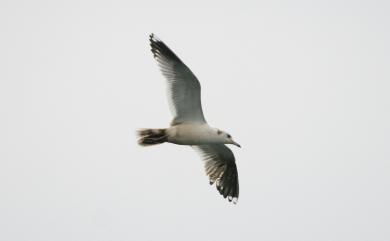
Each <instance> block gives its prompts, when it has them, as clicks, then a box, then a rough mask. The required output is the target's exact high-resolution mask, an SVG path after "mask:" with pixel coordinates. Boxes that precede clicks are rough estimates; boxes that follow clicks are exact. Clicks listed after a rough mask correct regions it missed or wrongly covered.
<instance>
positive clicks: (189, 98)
mask: <svg viewBox="0 0 390 241" xmlns="http://www.w3.org/2000/svg"><path fill="white" fill-rule="evenodd" d="M150 46H151V50H152V53H153V56H154V58H155V59H156V61H157V63H158V65H159V67H160V70H161V72H162V74H163V75H164V76H165V78H166V79H167V82H168V102H169V104H170V109H171V112H172V114H173V120H172V123H171V125H177V124H180V123H206V120H205V118H204V116H203V110H202V104H201V97H200V91H201V88H200V83H199V81H198V79H197V78H196V76H195V75H194V74H193V73H192V71H191V70H190V69H189V68H188V67H187V66H186V65H185V64H184V63H183V62H182V61H181V60H180V59H179V57H177V56H176V54H175V53H174V52H173V51H172V50H171V49H169V47H168V46H167V45H165V43H164V42H162V41H161V40H160V39H159V38H157V37H156V36H155V35H154V34H151V35H150Z"/></svg>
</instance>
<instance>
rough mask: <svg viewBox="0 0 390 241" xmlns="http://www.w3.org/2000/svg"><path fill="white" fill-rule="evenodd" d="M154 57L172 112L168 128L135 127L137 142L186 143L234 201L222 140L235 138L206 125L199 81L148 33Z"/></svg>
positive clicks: (230, 158) (233, 177)
mask: <svg viewBox="0 0 390 241" xmlns="http://www.w3.org/2000/svg"><path fill="white" fill-rule="evenodd" d="M149 40H150V46H151V51H152V53H153V57H154V58H155V59H156V61H157V64H158V66H159V67H160V70H161V72H162V74H163V75H164V77H165V78H166V80H167V83H168V102H169V104H170V109H171V112H172V114H173V120H172V122H171V126H170V127H169V128H164V129H140V130H138V136H139V139H138V144H140V145H141V146H151V145H156V144H161V143H164V142H169V143H173V144H178V145H189V146H191V147H192V148H193V149H195V150H196V151H198V152H199V153H200V155H201V157H202V159H203V160H204V162H205V170H206V174H207V175H208V177H209V180H210V185H213V184H214V183H215V186H216V188H217V190H218V191H219V193H220V194H221V195H222V196H223V197H224V198H226V197H227V198H228V200H229V202H231V201H233V203H234V204H236V203H237V201H238V193H239V185H238V173H237V166H236V163H235V158H234V155H233V152H232V151H231V150H230V149H229V148H228V147H227V146H226V145H225V144H233V145H236V146H238V147H241V146H240V145H239V144H238V143H237V142H235V141H234V140H233V138H232V136H231V135H230V134H228V133H227V132H224V131H221V130H220V129H217V128H213V127H211V126H209V125H208V124H207V122H206V120H205V118H204V116H203V111H202V105H201V98H200V83H199V81H198V79H197V78H196V76H195V75H194V74H193V73H192V71H191V70H190V69H189V68H188V67H187V66H186V65H185V64H184V63H183V62H182V61H181V60H180V59H179V57H177V55H176V54H175V53H174V52H173V51H172V50H171V49H170V48H169V47H168V46H167V45H166V44H165V43H164V42H163V41H161V40H160V39H159V38H158V37H157V36H156V35H154V34H153V33H152V34H151V35H150V38H149Z"/></svg>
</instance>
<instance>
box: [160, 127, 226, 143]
mask: <svg viewBox="0 0 390 241" xmlns="http://www.w3.org/2000/svg"><path fill="white" fill-rule="evenodd" d="M166 133H167V135H168V142H171V143H175V144H180V145H202V144H211V143H222V141H223V140H221V137H220V136H219V135H218V134H217V132H216V130H215V129H214V128H212V127H210V126H209V125H207V124H201V125H199V124H181V125H175V126H172V127H170V128H168V129H167V132H166Z"/></svg>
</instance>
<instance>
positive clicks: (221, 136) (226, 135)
mask: <svg viewBox="0 0 390 241" xmlns="http://www.w3.org/2000/svg"><path fill="white" fill-rule="evenodd" d="M217 135H218V137H219V139H220V140H222V141H223V143H224V144H233V145H235V146H238V147H241V146H240V145H239V144H238V143H237V142H235V141H233V137H232V136H231V135H230V134H229V133H227V132H224V131H221V130H219V129H217Z"/></svg>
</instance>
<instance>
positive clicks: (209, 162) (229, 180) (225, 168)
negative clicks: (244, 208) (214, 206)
mask: <svg viewBox="0 0 390 241" xmlns="http://www.w3.org/2000/svg"><path fill="white" fill-rule="evenodd" d="M193 148H194V149H196V150H197V151H199V152H200V153H201V155H202V158H203V160H204V161H205V168H206V173H207V175H208V176H209V178H210V184H211V185H212V184H213V183H215V184H216V187H217V189H218V191H219V193H220V194H221V195H223V197H224V198H226V197H227V198H228V200H229V202H230V201H233V203H237V200H238V193H239V185H238V173H237V167H236V163H235V158H234V155H233V152H232V151H231V150H230V149H229V148H228V147H227V146H225V145H224V144H211V145H198V146H193Z"/></svg>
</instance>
